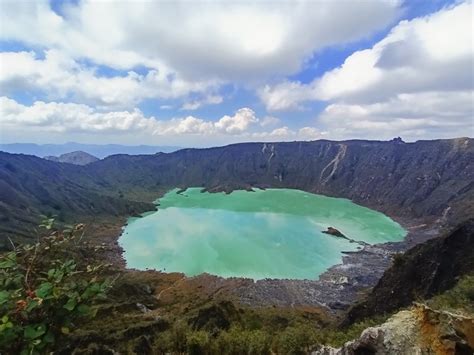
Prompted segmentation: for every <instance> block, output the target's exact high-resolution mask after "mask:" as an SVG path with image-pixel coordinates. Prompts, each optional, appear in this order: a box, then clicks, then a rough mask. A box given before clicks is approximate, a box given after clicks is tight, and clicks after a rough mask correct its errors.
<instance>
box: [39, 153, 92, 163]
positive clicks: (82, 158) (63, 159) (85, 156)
mask: <svg viewBox="0 0 474 355" xmlns="http://www.w3.org/2000/svg"><path fill="white" fill-rule="evenodd" d="M44 159H46V160H51V161H55V162H59V163H68V164H75V165H87V164H90V163H93V162H95V161H98V160H99V158H96V157H95V156H93V155H91V154H89V153H86V152H81V151H76V152H70V153H65V154H61V155H60V156H58V157H56V156H53V155H48V156H46V157H44Z"/></svg>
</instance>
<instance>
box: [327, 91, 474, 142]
mask: <svg viewBox="0 0 474 355" xmlns="http://www.w3.org/2000/svg"><path fill="white" fill-rule="evenodd" d="M473 102H474V94H473V92H472V91H462V92H460V91H458V92H423V93H412V94H400V95H397V96H396V97H394V98H391V99H390V100H387V101H383V102H380V103H371V104H331V105H329V106H328V107H326V109H325V110H324V112H323V113H322V114H321V116H320V121H321V122H322V123H323V124H325V127H326V128H327V129H328V130H329V131H330V132H331V137H332V138H336V139H341V138H347V137H351V138H366V139H390V138H393V137H397V136H401V137H403V138H404V139H406V140H410V141H413V140H417V139H428V138H453V137H461V136H470V137H472V136H474V107H473Z"/></svg>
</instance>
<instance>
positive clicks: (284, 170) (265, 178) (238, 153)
mask: <svg viewBox="0 0 474 355" xmlns="http://www.w3.org/2000/svg"><path fill="white" fill-rule="evenodd" d="M86 170H88V171H89V172H90V173H93V174H97V175H98V176H100V177H101V178H103V179H104V180H106V181H107V182H109V183H110V184H111V185H113V184H114V183H116V182H119V183H120V184H121V185H122V186H128V188H129V189H134V187H137V186H141V187H146V188H150V189H155V188H157V186H164V187H170V186H176V185H179V186H181V187H188V186H204V187H206V188H207V189H208V190H211V191H216V190H224V191H232V190H233V189H237V188H249V187H251V186H262V187H289V188H298V189H303V190H306V191H310V192H314V193H321V194H325V195H330V196H337V197H346V198H349V199H352V200H354V201H355V202H357V203H360V204H362V205H365V206H368V207H372V208H376V209H378V210H381V211H384V212H387V213H390V214H392V215H394V216H406V217H436V218H439V217H441V216H443V215H444V216H445V217H447V218H450V219H452V220H453V221H454V220H463V219H465V218H467V217H468V216H470V215H474V207H473V204H472V203H468V202H472V201H474V140H473V139H468V138H460V139H452V140H437V141H419V142H416V143H402V142H399V141H392V142H377V141H345V142H331V141H314V142H291V143H246V144H235V145H230V146H226V147H220V148H210V149H184V150H180V151H178V152H175V153H171V154H157V155H153V156H124V155H117V156H112V157H109V158H107V159H104V160H103V161H101V162H98V163H94V164H91V165H89V166H87V167H86ZM142 198H145V199H146V198H149V196H147V195H146V194H145V195H144V196H143V197H142Z"/></svg>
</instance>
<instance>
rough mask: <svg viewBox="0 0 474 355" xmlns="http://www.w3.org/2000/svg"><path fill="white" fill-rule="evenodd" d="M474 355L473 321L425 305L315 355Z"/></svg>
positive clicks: (400, 314)
mask: <svg viewBox="0 0 474 355" xmlns="http://www.w3.org/2000/svg"><path fill="white" fill-rule="evenodd" d="M473 352H474V320H473V319H472V317H467V316H464V315H461V314H455V313H451V312H447V311H437V310H433V309H431V308H429V307H427V306H425V305H422V304H417V305H415V306H414V307H412V308H410V309H408V310H404V311H401V312H399V313H397V314H395V315H394V316H392V317H391V318H390V319H389V320H388V321H387V322H385V323H383V324H382V325H380V326H377V327H370V328H367V329H365V330H364V331H363V332H362V334H361V336H360V337H359V338H358V339H355V340H353V341H349V342H347V343H346V344H344V346H342V347H341V348H332V347H329V346H324V347H322V348H320V349H319V350H317V351H315V352H313V353H312V354H313V355H357V354H367V355H370V354H379V355H385V354H387V355H388V354H420V355H421V354H427V355H428V354H435V355H455V354H457V355H470V354H472V353H473Z"/></svg>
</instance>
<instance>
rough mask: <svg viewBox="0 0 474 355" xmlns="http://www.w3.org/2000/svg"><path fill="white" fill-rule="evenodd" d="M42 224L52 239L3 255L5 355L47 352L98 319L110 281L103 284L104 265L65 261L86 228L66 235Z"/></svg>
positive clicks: (0, 321)
mask: <svg viewBox="0 0 474 355" xmlns="http://www.w3.org/2000/svg"><path fill="white" fill-rule="evenodd" d="M53 223H54V219H52V218H50V219H48V220H46V221H45V223H44V224H43V225H42V227H44V228H45V229H46V230H47V231H48V233H49V235H47V236H46V237H44V238H42V239H41V241H40V242H38V243H36V244H35V245H31V246H30V245H27V246H17V247H15V249H14V250H13V251H11V252H8V253H6V254H4V255H1V256H0V352H3V351H5V352H6V353H12V354H36V353H39V352H41V353H45V352H47V351H50V350H52V349H54V348H55V344H57V342H58V340H59V339H60V338H61V337H65V336H67V335H68V334H69V333H70V332H72V331H73V330H74V327H75V324H74V322H76V321H78V320H80V319H81V318H87V317H92V316H94V315H95V311H96V310H95V308H94V307H93V304H94V301H95V300H97V299H99V298H103V297H104V296H105V292H106V290H107V289H108V287H109V286H110V282H109V281H107V280H106V281H99V280H98V272H99V271H100V269H101V266H100V265H98V266H93V265H87V266H86V267H85V268H84V269H80V268H79V267H78V265H77V263H76V262H75V261H74V259H72V258H67V257H66V256H67V255H68V254H69V253H71V252H72V251H73V248H74V247H75V246H76V235H78V234H81V233H82V231H83V228H84V226H83V225H76V226H72V227H71V228H70V229H68V230H65V231H61V232H60V231H56V230H54V228H53Z"/></svg>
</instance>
